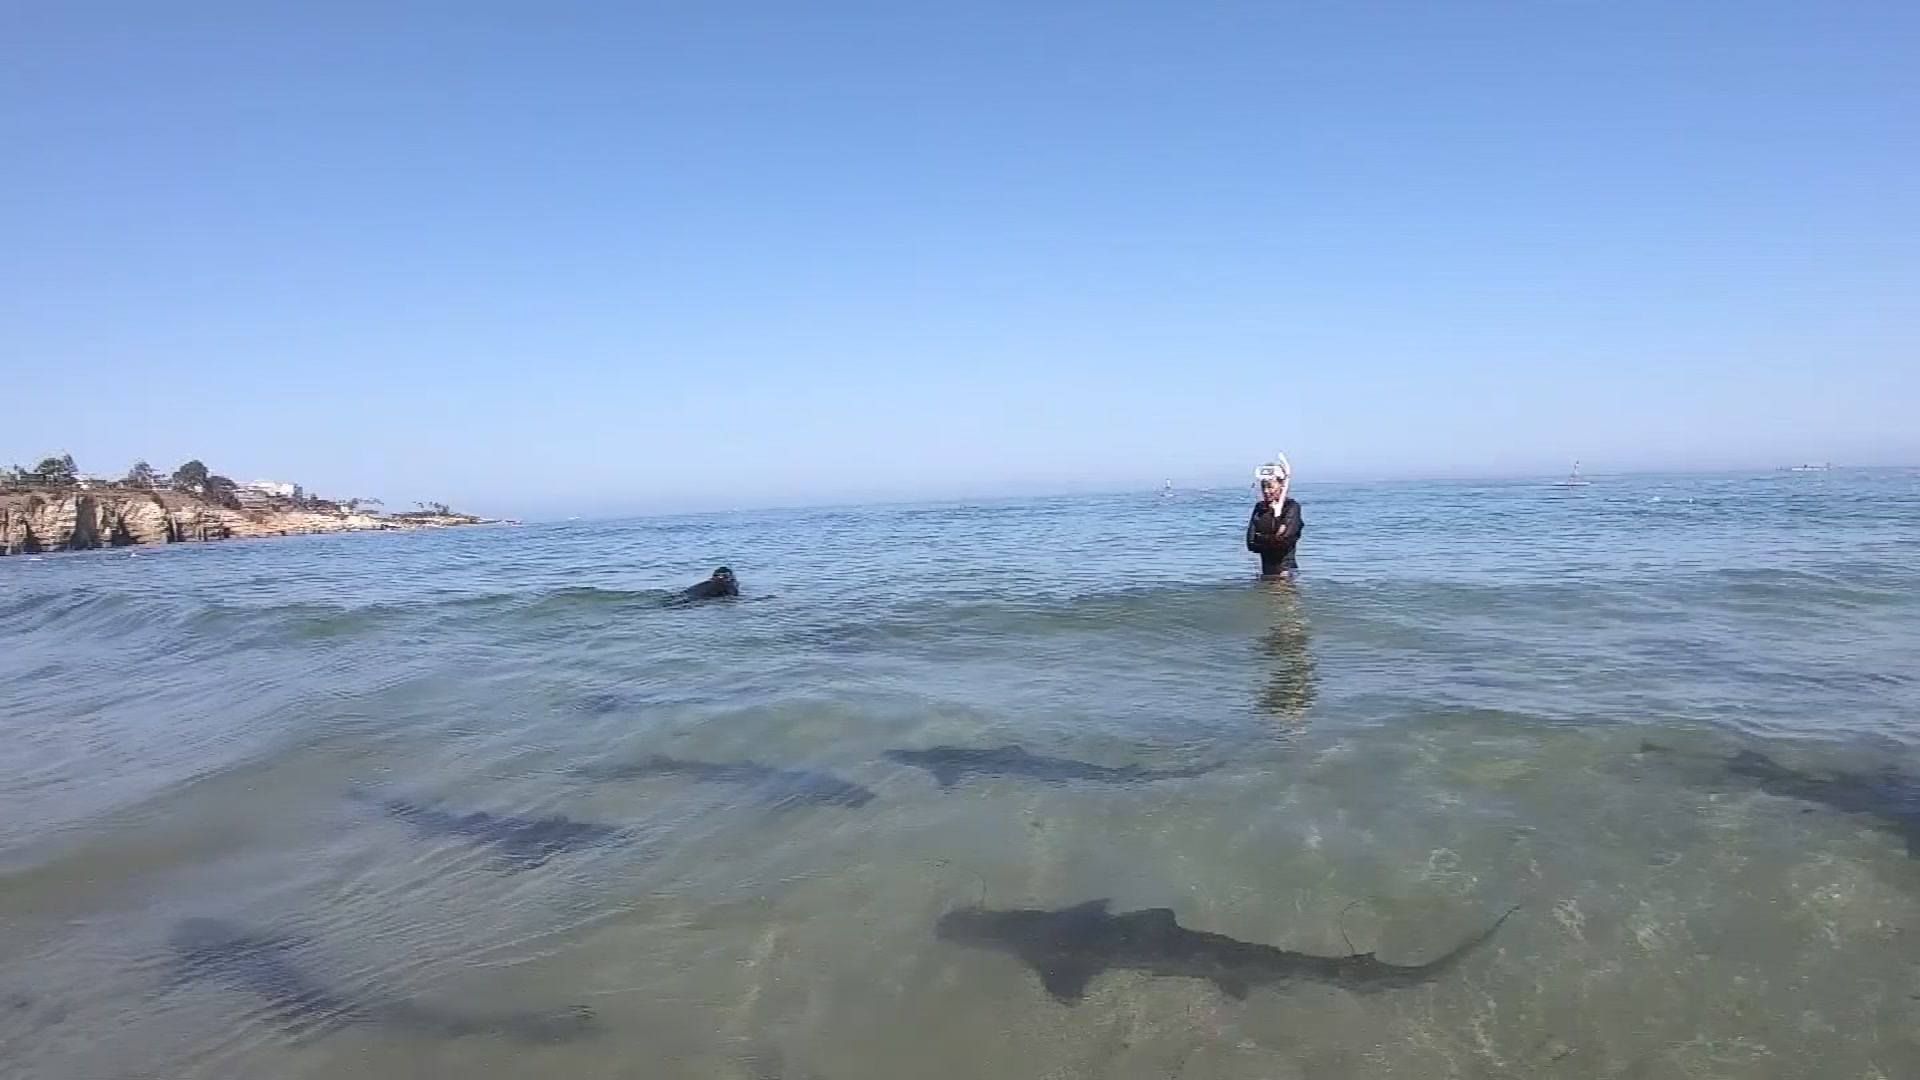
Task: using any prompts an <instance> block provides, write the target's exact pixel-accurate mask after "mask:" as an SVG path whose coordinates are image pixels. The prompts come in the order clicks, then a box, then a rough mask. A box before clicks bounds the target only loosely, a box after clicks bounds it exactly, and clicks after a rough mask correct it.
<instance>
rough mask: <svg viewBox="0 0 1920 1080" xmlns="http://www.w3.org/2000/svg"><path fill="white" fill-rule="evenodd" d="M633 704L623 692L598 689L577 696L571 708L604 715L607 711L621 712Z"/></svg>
mask: <svg viewBox="0 0 1920 1080" xmlns="http://www.w3.org/2000/svg"><path fill="white" fill-rule="evenodd" d="M633 706H634V702H633V699H631V698H629V697H627V696H626V695H624V694H616V693H613V692H612V691H607V690H598V691H595V692H593V693H591V694H586V695H583V696H581V697H580V698H577V699H576V700H575V701H574V703H573V710H574V711H575V712H582V713H586V714H587V715H589V716H606V715H607V714H609V713H617V712H623V711H625V710H627V709H630V708H633Z"/></svg>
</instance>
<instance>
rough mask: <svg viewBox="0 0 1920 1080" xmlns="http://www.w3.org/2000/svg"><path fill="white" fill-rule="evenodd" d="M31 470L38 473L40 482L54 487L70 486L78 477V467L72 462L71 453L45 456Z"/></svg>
mask: <svg viewBox="0 0 1920 1080" xmlns="http://www.w3.org/2000/svg"><path fill="white" fill-rule="evenodd" d="M33 471H34V472H37V473H39V474H40V480H41V482H42V483H45V484H50V485H52V486H54V487H71V486H72V485H73V483H74V482H75V481H76V480H79V479H80V468H79V466H77V465H75V464H74V463H73V455H72V454H62V455H61V456H59V457H57V458H54V457H50V458H46V459H44V460H42V461H41V462H40V464H38V465H35V466H34V467H33Z"/></svg>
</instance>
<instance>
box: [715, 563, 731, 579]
mask: <svg viewBox="0 0 1920 1080" xmlns="http://www.w3.org/2000/svg"><path fill="white" fill-rule="evenodd" d="M713 580H715V581H732V580H733V571H731V570H729V569H727V568H726V567H724V566H723V567H721V568H720V569H718V570H715V571H714V572H713Z"/></svg>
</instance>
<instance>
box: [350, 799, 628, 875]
mask: <svg viewBox="0 0 1920 1080" xmlns="http://www.w3.org/2000/svg"><path fill="white" fill-rule="evenodd" d="M375 801H376V802H377V803H378V805H379V806H380V808H381V809H382V810H385V811H386V812H387V813H388V814H389V815H390V816H392V817H396V818H399V819H400V820H401V821H404V822H406V823H407V824H409V825H411V826H413V827H414V828H415V829H416V830H418V831H419V832H421V833H422V834H424V835H426V836H460V837H465V838H466V839H469V840H476V841H479V842H481V843H483V844H488V845H491V846H492V847H494V848H495V849H497V850H498V851H500V852H501V853H502V854H503V855H505V856H506V857H507V859H508V860H510V861H511V862H512V863H513V865H514V867H515V868H516V869H521V870H528V869H532V868H533V867H536V866H539V865H541V864H543V863H545V862H546V861H547V860H548V859H551V858H552V857H554V856H555V855H558V854H560V853H562V852H566V851H574V850H577V849H579V848H584V847H588V846H591V845H594V844H602V843H605V842H607V841H609V840H612V839H614V838H615V837H617V836H620V835H621V834H622V831H623V830H621V829H619V828H617V827H615V826H612V825H603V824H600V823H599V822H593V821H575V820H573V819H572V818H570V817H568V816H566V815H565V814H556V815H553V816H551V817H540V818H522V817H504V816H501V815H498V814H489V813H487V812H485V811H483V810H474V811H470V812H468V813H464V814H462V813H456V812H454V811H451V810H443V809H440V808H439V807H434V806H425V805H422V804H420V803H415V802H409V801H407V800H406V799H379V800H375Z"/></svg>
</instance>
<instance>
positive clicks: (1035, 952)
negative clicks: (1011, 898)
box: [934, 900, 1519, 1005]
mask: <svg viewBox="0 0 1920 1080" xmlns="http://www.w3.org/2000/svg"><path fill="white" fill-rule="evenodd" d="M1110 903H1111V902H1110V901H1107V900H1092V901H1089V902H1087V903H1084V904H1077V905H1074V906H1072V907H1066V908H1060V909H1059V910H1055V911H1047V910H1037V909H1011V910H993V909H988V908H984V907H978V906H975V907H966V908H960V909H958V910H955V911H950V912H948V913H947V914H946V915H943V916H941V918H940V921H939V923H938V924H937V926H936V928H935V931H934V933H935V936H936V937H938V938H940V939H942V940H945V941H951V942H954V943H956V944H961V945H970V946H973V947H975V948H982V949H993V950H997V951H1000V952H1007V953H1012V954H1013V955H1014V956H1017V957H1019V958H1020V960H1021V962H1023V963H1025V964H1026V965H1027V966H1028V967H1030V968H1032V969H1033V972H1034V974H1036V975H1038V976H1039V977H1040V984H1041V985H1042V986H1043V987H1045V988H1046V991H1047V993H1048V994H1050V995H1052V996H1053V998H1054V1000H1056V1001H1059V1002H1061V1003H1063V1004H1068V1005H1071V1004H1074V1003H1076V1002H1078V1001H1079V1000H1080V999H1081V998H1082V997H1083V996H1084V995H1085V994H1086V991H1087V986H1088V985H1089V984H1090V983H1091V982H1092V981H1093V980H1094V979H1095V978H1096V977H1098V976H1099V975H1100V974H1101V973H1103V972H1106V971H1144V972H1146V973H1148V974H1150V975H1166V976H1177V977H1180V978H1187V979H1204V980H1206V981H1208V982H1211V983H1212V984H1213V985H1214V986H1215V987H1217V988H1218V989H1219V990H1220V992H1221V993H1223V994H1226V995H1227V996H1228V997H1231V998H1234V999H1236V1000H1238V999H1244V998H1245V997H1246V996H1247V995H1248V994H1249V993H1250V992H1251V991H1252V990H1253V989H1254V988H1255V987H1261V986H1282V985H1285V984H1287V983H1291V982H1297V981H1302V980H1308V981H1313V982H1320V983H1329V984H1332V985H1335V986H1339V987H1342V988H1344V989H1347V990H1350V991H1354V992H1356V993H1367V992H1372V991H1378V990H1396V989H1403V988H1406V987H1410V986H1417V985H1419V984H1421V983H1426V982H1431V981H1433V980H1434V979H1437V978H1439V977H1440V976H1442V975H1445V974H1447V973H1448V972H1450V971H1452V970H1453V969H1454V968H1455V967H1457V966H1459V964H1460V962H1461V961H1462V960H1465V959H1466V958H1467V957H1468V956H1469V955H1470V954H1472V953H1473V952H1474V950H1476V949H1478V948H1479V947H1480V946H1482V945H1484V944H1486V942H1487V941H1488V939H1490V938H1492V937H1493V935H1494V932H1495V931H1497V930H1499V929H1500V926H1501V924H1503V923H1505V922H1506V921H1507V919H1508V918H1510V917H1511V916H1512V915H1513V913H1514V912H1515V911H1518V910H1519V908H1518V907H1515V908H1512V909H1509V910H1508V911H1507V913H1506V914H1505V915H1502V916H1500V918H1499V919H1498V920H1496V921H1495V922H1494V924H1493V925H1492V926H1490V927H1488V928H1487V929H1486V930H1483V931H1481V932H1480V933H1478V934H1476V935H1474V936H1473V937H1470V938H1467V939H1466V940H1465V941H1462V942H1461V943H1460V944H1458V945H1456V946H1454V947H1453V948H1452V949H1451V950H1449V951H1448V952H1446V953H1444V954H1443V955H1441V956H1439V957H1436V958H1435V959H1433V960H1430V961H1428V962H1426V963H1424V964H1389V963H1387V962H1385V961H1383V960H1380V959H1378V958H1376V957H1375V956H1374V955H1373V954H1372V953H1352V954H1350V955H1347V956H1316V955H1314V954H1312V953H1302V952H1293V951H1291V950H1289V949H1281V948H1276V947H1274V946H1272V945H1263V944H1260V943H1258V942H1250V941H1240V940H1237V939H1235V938H1230V937H1227V936H1226V935H1224V934H1212V933H1207V932H1205V931H1201V930H1189V929H1187V928H1186V927H1183V926H1181V925H1180V924H1179V923H1178V922H1177V921H1176V919H1175V917H1174V913H1173V910H1172V909H1170V908H1146V909H1143V910H1140V911H1126V912H1120V913H1118V914H1116V913H1114V912H1112V911H1110V910H1109V905H1110Z"/></svg>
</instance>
